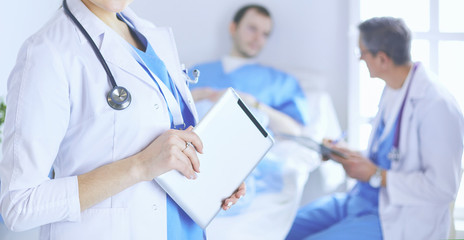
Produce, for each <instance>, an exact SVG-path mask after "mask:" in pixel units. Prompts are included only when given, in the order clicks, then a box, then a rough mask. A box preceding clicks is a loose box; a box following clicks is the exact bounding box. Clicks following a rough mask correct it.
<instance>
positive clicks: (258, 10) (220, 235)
mask: <svg viewBox="0 0 464 240" xmlns="http://www.w3.org/2000/svg"><path fill="white" fill-rule="evenodd" d="M271 30H272V20H271V16H270V14H269V11H268V10H267V9H266V8H264V7H262V6H259V5H247V6H244V7H242V8H241V9H240V10H239V11H238V12H237V13H236V14H235V16H234V18H233V21H232V22H231V24H230V27H229V31H230V35H231V37H232V40H233V47H232V49H231V51H230V53H229V55H227V56H224V57H223V58H222V59H221V60H218V61H214V62H209V63H204V64H200V65H197V66H194V67H193V69H199V70H200V72H201V79H200V81H199V82H198V84H194V85H191V88H192V95H193V97H194V99H195V102H196V107H197V110H198V113H199V116H200V118H201V117H202V116H203V115H204V114H205V113H206V112H207V111H208V109H209V108H210V107H211V106H212V105H213V104H214V102H215V101H217V99H218V98H219V97H220V96H221V94H222V92H223V91H224V90H225V89H226V88H228V87H232V88H234V89H235V90H236V91H237V92H238V94H239V95H240V97H241V98H242V100H243V101H244V102H245V104H246V105H247V106H248V107H249V108H250V110H251V111H252V113H253V114H254V115H255V117H256V118H257V119H258V120H259V121H260V122H261V124H263V125H264V126H265V127H266V128H267V129H268V130H269V132H270V133H271V134H273V135H276V134H279V133H285V134H292V135H301V134H302V132H303V129H304V127H305V125H306V124H307V119H308V113H307V112H308V105H307V100H306V98H305V95H304V93H303V90H302V89H301V87H300V85H299V83H298V81H297V80H296V79H295V78H294V77H292V76H290V75H289V74H287V73H284V72H282V71H279V70H277V69H274V68H271V67H268V66H264V65H261V64H259V63H256V61H255V57H256V56H257V55H258V54H259V52H260V51H261V49H262V47H263V46H264V45H265V43H266V41H267V39H268V37H269V35H270V33H271ZM311 156H314V153H313V152H311V151H310V150H308V149H305V148H303V147H302V146H299V145H297V144H296V143H293V142H289V141H280V140H279V139H276V144H275V146H274V147H273V148H272V149H271V150H270V152H269V153H268V154H267V155H266V156H265V157H264V158H263V160H262V161H261V162H260V163H259V164H258V166H257V167H256V169H255V170H254V171H253V172H252V173H251V174H250V176H249V177H248V178H247V179H246V180H245V183H246V185H247V194H246V195H245V196H244V197H243V198H242V199H241V200H240V201H239V202H238V203H237V204H236V205H235V206H234V208H232V209H230V210H228V211H222V212H220V213H219V215H218V217H217V218H216V219H215V220H213V222H212V223H211V224H210V226H209V227H208V228H207V231H206V232H207V235H208V239H213V240H214V239H221V240H222V239H256V237H257V236H259V238H260V239H283V238H284V237H285V235H286V233H287V231H288V230H289V228H290V223H291V221H292V219H293V217H294V215H295V214H296V210H297V208H298V206H299V199H300V196H299V195H300V194H301V191H302V189H303V186H304V184H305V183H306V180H307V176H308V173H309V171H310V170H311V168H314V167H315V166H316V165H317V162H318V161H319V159H318V157H311ZM263 230H265V232H263Z"/></svg>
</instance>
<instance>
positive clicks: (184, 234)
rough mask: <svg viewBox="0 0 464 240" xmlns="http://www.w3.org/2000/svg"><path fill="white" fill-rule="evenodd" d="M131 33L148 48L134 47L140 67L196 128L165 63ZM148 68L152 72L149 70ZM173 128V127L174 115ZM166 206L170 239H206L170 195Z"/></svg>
mask: <svg viewBox="0 0 464 240" xmlns="http://www.w3.org/2000/svg"><path fill="white" fill-rule="evenodd" d="M131 31H132V34H133V35H134V36H135V37H137V38H138V39H139V40H140V42H141V43H142V44H143V45H144V46H145V48H146V49H145V51H141V50H139V49H137V48H135V47H133V48H134V49H135V51H136V52H137V54H138V55H139V56H140V58H142V60H143V61H144V62H145V64H146V66H145V64H143V63H141V62H139V63H140V65H141V66H142V67H143V69H144V70H145V71H146V72H147V74H149V75H150V71H152V72H153V74H156V76H158V77H159V78H160V80H161V81H162V82H163V83H164V84H165V85H166V86H167V87H168V89H170V90H171V92H172V94H173V95H174V96H177V98H178V99H177V100H178V101H179V104H180V107H181V111H182V117H183V118H184V123H185V126H186V127H188V126H195V119H194V117H193V114H192V113H191V112H190V110H189V108H188V107H187V104H186V103H185V101H184V99H182V97H181V95H180V92H179V90H178V89H177V87H176V86H175V84H174V83H173V81H172V79H171V77H170V76H169V74H168V71H167V69H166V66H165V65H164V63H163V61H162V60H161V59H160V58H159V57H158V55H156V53H155V51H154V49H153V48H152V46H151V45H150V43H149V42H148V41H147V40H146V38H145V37H144V36H143V35H142V34H141V33H139V32H138V31H137V30H134V29H131ZM147 67H148V69H149V70H150V71H149V70H148V69H147ZM150 76H151V75H150ZM152 79H153V77H152ZM153 81H154V82H155V83H157V82H156V80H155V79H153ZM158 87H159V86H158ZM160 91H161V90H160ZM154 121H156V119H154ZM171 126H173V121H172V115H171ZM166 205H167V228H168V229H167V233H168V239H179V240H182V239H192V240H195V239H206V237H205V233H204V231H203V229H202V228H201V227H200V226H198V225H197V224H196V223H195V222H194V221H193V220H192V219H191V218H190V217H189V216H188V215H187V214H186V213H185V212H184V210H182V208H180V207H179V205H177V203H176V202H174V200H173V199H172V198H171V197H170V196H169V195H166Z"/></svg>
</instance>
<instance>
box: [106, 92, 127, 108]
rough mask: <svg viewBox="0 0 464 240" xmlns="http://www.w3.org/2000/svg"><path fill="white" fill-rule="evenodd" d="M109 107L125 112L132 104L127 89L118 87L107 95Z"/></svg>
mask: <svg viewBox="0 0 464 240" xmlns="http://www.w3.org/2000/svg"><path fill="white" fill-rule="evenodd" d="M106 100H107V101H108V105H110V107H111V108H113V109H115V110H124V109H126V108H127V107H129V105H130V104H131V101H132V97H131V95H130V93H129V91H127V89H126V88H124V87H121V86H116V87H114V88H113V89H111V91H109V92H108V95H106Z"/></svg>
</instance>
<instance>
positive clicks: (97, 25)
mask: <svg viewBox="0 0 464 240" xmlns="http://www.w3.org/2000/svg"><path fill="white" fill-rule="evenodd" d="M68 5H69V8H70V10H71V12H72V13H73V15H74V16H75V17H76V19H77V20H78V21H79V22H80V23H81V25H82V26H83V27H84V29H85V30H86V31H87V33H88V34H89V35H90V37H91V38H92V40H93V42H94V43H95V44H96V45H97V47H98V46H100V52H101V54H102V55H103V58H104V59H105V61H106V62H107V64H108V67H109V68H110V70H111V71H112V73H113V74H114V72H113V71H114V70H113V69H112V68H113V66H116V67H118V68H121V69H122V70H124V71H126V72H128V73H129V74H131V75H133V76H135V77H137V78H139V79H142V80H143V81H145V82H146V83H147V84H148V85H149V86H151V87H153V88H156V85H155V83H154V82H153V81H152V80H151V78H150V77H149V76H148V74H147V73H146V72H145V70H143V68H142V67H141V66H140V65H139V63H138V62H137V61H136V60H135V59H134V57H132V55H131V54H130V52H129V51H128V50H127V49H126V48H125V47H124V45H123V40H122V38H121V37H120V36H119V35H117V34H116V33H115V32H114V31H113V30H112V29H111V28H110V27H108V26H107V25H106V24H105V23H104V22H103V21H101V20H100V19H99V18H98V17H97V16H95V15H94V14H93V13H92V12H90V10H89V9H88V8H87V7H86V6H85V5H84V4H83V3H82V2H81V1H76V0H69V1H68ZM76 31H79V30H78V29H77V27H76ZM79 33H80V32H79ZM79 36H80V40H81V44H89V43H88V42H87V39H86V38H85V36H84V35H83V34H82V33H80V34H79ZM115 78H116V77H115ZM115 80H116V83H118V79H115Z"/></svg>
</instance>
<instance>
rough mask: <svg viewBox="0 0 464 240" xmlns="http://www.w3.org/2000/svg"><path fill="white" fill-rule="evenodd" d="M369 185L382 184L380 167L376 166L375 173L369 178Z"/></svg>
mask: <svg viewBox="0 0 464 240" xmlns="http://www.w3.org/2000/svg"><path fill="white" fill-rule="evenodd" d="M369 185H371V187H373V188H379V187H380V185H382V169H381V168H379V167H377V170H376V171H375V173H374V174H373V175H372V176H371V177H370V178H369Z"/></svg>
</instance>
